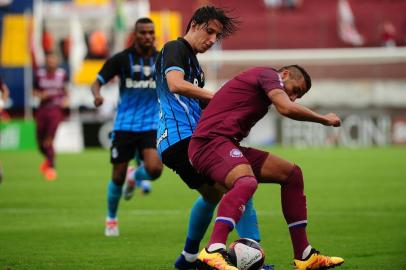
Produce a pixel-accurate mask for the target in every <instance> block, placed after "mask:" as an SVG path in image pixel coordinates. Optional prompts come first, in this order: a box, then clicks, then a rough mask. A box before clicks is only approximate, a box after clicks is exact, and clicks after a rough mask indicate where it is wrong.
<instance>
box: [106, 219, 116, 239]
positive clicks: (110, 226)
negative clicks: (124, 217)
mask: <svg viewBox="0 0 406 270" xmlns="http://www.w3.org/2000/svg"><path fill="white" fill-rule="evenodd" d="M104 235H106V236H107V237H110V236H119V235H120V232H119V230H118V220H117V218H114V219H112V218H107V219H106V229H105V231H104Z"/></svg>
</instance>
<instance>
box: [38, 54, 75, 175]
mask: <svg viewBox="0 0 406 270" xmlns="http://www.w3.org/2000/svg"><path fill="white" fill-rule="evenodd" d="M67 81H68V76H67V74H66V72H65V70H63V69H62V68H59V67H58V58H57V56H56V55H55V54H54V53H47V55H46V57H45V67H44V68H40V69H38V70H37V72H36V74H35V78H34V90H33V95H34V96H36V97H37V98H38V99H39V100H40V104H39V107H38V110H37V112H36V114H35V121H36V124H37V142H38V147H39V149H40V152H41V154H43V156H44V157H45V160H44V162H43V163H42V164H41V166H40V171H41V172H42V173H43V174H44V177H45V179H46V180H49V181H52V180H55V179H56V177H57V173H56V170H55V151H54V147H53V141H54V137H55V134H56V130H57V129H58V126H59V123H60V122H61V121H62V120H63V118H64V112H63V109H64V108H66V107H67V102H68V99H67V92H66V83H67Z"/></svg>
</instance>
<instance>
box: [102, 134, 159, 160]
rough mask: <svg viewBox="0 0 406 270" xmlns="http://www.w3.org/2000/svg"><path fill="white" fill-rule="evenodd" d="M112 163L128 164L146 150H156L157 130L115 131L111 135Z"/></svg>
mask: <svg viewBox="0 0 406 270" xmlns="http://www.w3.org/2000/svg"><path fill="white" fill-rule="evenodd" d="M110 136H111V147H110V162H111V163H113V164H118V163H123V162H128V161H130V160H131V159H133V158H134V157H135V154H136V153H137V151H138V152H139V153H141V152H142V150H144V149H146V148H156V130H151V131H145V132H131V131H113V132H112V133H111V135H110Z"/></svg>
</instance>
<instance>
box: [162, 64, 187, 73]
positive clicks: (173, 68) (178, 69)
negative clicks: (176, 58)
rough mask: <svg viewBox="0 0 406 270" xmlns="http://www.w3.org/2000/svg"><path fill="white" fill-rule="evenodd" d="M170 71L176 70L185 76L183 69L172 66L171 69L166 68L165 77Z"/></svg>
mask: <svg viewBox="0 0 406 270" xmlns="http://www.w3.org/2000/svg"><path fill="white" fill-rule="evenodd" d="M172 70H177V71H180V72H182V73H183V74H185V71H184V70H183V68H180V67H176V66H173V67H168V68H167V69H165V75H166V74H167V73H168V72H169V71H172Z"/></svg>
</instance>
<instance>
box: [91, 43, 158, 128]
mask: <svg viewBox="0 0 406 270" xmlns="http://www.w3.org/2000/svg"><path fill="white" fill-rule="evenodd" d="M156 56H157V52H156V51H154V53H153V55H152V56H151V57H144V56H142V55H139V54H138V53H137V52H136V50H135V49H134V48H133V47H132V48H128V49H125V50H124V51H122V52H119V53H117V54H116V55H114V56H113V57H112V58H110V59H108V60H107V61H106V63H105V64H104V65H103V67H102V69H101V70H100V72H99V73H98V74H97V79H98V81H99V82H100V84H102V85H103V84H105V83H107V82H108V81H110V80H111V79H112V78H113V77H114V76H118V77H119V78H120V82H119V90H120V97H119V102H118V106H117V113H116V117H115V120H114V127H113V130H114V131H131V132H144V131H150V130H156V129H157V127H158V115H159V105H158V98H157V93H156V83H155V58H156Z"/></svg>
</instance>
